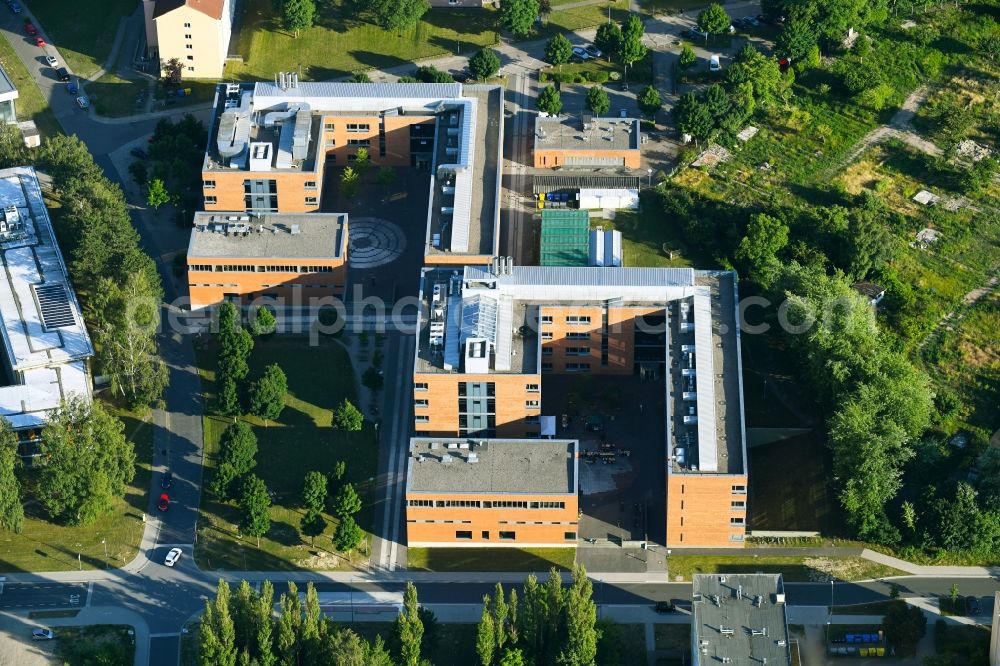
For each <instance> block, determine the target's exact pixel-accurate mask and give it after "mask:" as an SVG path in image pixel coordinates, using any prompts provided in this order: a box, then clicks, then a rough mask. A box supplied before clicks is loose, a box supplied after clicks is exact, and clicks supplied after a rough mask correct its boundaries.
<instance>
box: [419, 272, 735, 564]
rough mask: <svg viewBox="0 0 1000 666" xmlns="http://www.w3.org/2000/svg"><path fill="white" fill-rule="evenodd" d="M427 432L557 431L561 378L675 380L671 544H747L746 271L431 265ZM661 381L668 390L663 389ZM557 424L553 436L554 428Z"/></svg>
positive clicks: (668, 463) (423, 383)
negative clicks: (547, 393) (554, 408)
mask: <svg viewBox="0 0 1000 666" xmlns="http://www.w3.org/2000/svg"><path fill="white" fill-rule="evenodd" d="M421 299H422V304H423V312H422V320H421V325H420V331H419V338H418V343H417V350H416V357H415V360H414V379H413V381H414V392H413V399H414V429H415V430H416V432H417V434H418V435H419V436H423V437H430V436H438V437H466V438H480V437H482V438H493V437H505V438H539V437H546V436H553V435H554V429H553V428H552V427H551V425H549V426H547V424H552V423H553V422H554V421H555V416H556V415H549V416H548V417H546V416H545V415H543V413H542V394H543V391H544V387H545V377H546V376H547V375H553V374H558V375H563V374H593V375H636V376H639V375H642V376H645V377H662V378H663V382H664V383H661V384H660V387H661V388H660V389H659V390H656V389H652V390H653V391H654V393H658V394H659V395H658V396H657V402H659V401H660V397H662V396H665V398H666V399H665V405H666V406H665V411H666V414H665V416H666V420H667V428H666V438H667V441H666V443H665V447H664V448H665V451H666V459H665V460H664V462H663V467H664V469H665V470H666V472H665V473H666V475H667V479H666V495H667V496H666V498H665V500H664V501H665V504H666V520H667V529H666V535H667V544H666V545H668V546H702V547H739V546H742V544H743V539H744V535H745V533H746V516H747V503H746V498H747V467H746V451H745V436H744V426H743V406H742V405H743V396H742V381H741V379H740V377H741V372H742V367H741V359H740V348H739V327H738V324H737V313H736V276H735V274H734V273H731V272H707V271H701V272H699V271H694V270H691V269H627V268H596V267H595V268H591V267H535V266H517V267H514V266H507V265H506V264H505V263H504V262H500V261H497V262H494V264H492V265H491V266H489V267H478V266H468V267H466V268H465V269H464V270H463V272H462V273H456V272H455V271H452V270H446V269H425V271H424V275H423V282H422V288H421ZM651 386H656V384H651ZM547 428H548V429H547Z"/></svg>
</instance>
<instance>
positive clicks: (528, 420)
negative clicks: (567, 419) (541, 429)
mask: <svg viewBox="0 0 1000 666" xmlns="http://www.w3.org/2000/svg"><path fill="white" fill-rule="evenodd" d="M541 422H542V421H541V417H540V416H537V415H536V416H525V417H524V423H525V424H526V425H538V424H539V423H541Z"/></svg>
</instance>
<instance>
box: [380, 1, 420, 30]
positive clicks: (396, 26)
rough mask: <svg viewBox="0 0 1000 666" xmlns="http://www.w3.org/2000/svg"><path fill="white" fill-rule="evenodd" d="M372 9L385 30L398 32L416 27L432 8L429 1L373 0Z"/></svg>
mask: <svg viewBox="0 0 1000 666" xmlns="http://www.w3.org/2000/svg"><path fill="white" fill-rule="evenodd" d="M370 7H371V10H372V12H373V13H374V14H375V19H376V22H377V23H378V24H379V25H380V26H381V27H382V28H383V29H384V30H393V31H396V32H401V31H403V30H406V29H408V28H412V27H413V26H415V25H416V24H417V23H418V22H419V21H420V19H421V18H423V16H424V14H426V13H427V12H428V10H430V8H431V6H430V3H428V2H427V0H371V5H370Z"/></svg>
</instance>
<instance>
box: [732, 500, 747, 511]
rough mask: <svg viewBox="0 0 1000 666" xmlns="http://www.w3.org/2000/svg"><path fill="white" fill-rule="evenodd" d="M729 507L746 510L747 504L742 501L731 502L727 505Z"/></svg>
mask: <svg viewBox="0 0 1000 666" xmlns="http://www.w3.org/2000/svg"><path fill="white" fill-rule="evenodd" d="M729 507H730V508H732V509H745V508H747V503H746V502H744V501H742V500H733V501H732V502H730V503H729Z"/></svg>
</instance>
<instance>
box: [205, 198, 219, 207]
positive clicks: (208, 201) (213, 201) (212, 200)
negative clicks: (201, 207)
mask: <svg viewBox="0 0 1000 666" xmlns="http://www.w3.org/2000/svg"><path fill="white" fill-rule="evenodd" d="M217 202H218V199H217V198H216V197H205V205H206V206H214V205H215V204H216V203H217Z"/></svg>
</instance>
